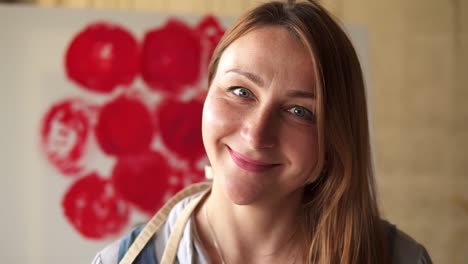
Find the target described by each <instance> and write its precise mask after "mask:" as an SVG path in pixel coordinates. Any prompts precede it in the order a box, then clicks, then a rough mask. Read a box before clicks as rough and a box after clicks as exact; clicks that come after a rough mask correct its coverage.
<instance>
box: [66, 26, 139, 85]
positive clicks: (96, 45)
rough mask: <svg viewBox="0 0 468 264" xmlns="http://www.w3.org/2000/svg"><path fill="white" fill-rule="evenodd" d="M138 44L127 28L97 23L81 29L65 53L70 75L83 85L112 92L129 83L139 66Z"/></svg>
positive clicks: (67, 70) (67, 69) (68, 74)
mask: <svg viewBox="0 0 468 264" xmlns="http://www.w3.org/2000/svg"><path fill="white" fill-rule="evenodd" d="M138 52H139V51H138V43H137V41H136V40H135V38H134V37H133V36H132V35H131V34H130V32H128V31H127V30H126V29H124V28H122V27H120V26H117V25H113V24H109V23H94V24H91V25H89V26H88V27H86V28H85V29H84V30H83V31H81V32H79V33H78V34H77V35H76V36H75V38H74V39H73V41H72V42H71V44H70V46H69V47H68V50H67V52H66V55H65V69H66V72H67V76H68V77H69V78H70V79H71V80H73V81H75V82H76V83H78V84H80V85H81V86H82V87H83V88H85V89H88V90H91V91H94V92H100V93H108V92H111V91H112V90H114V89H115V88H116V87H117V86H118V85H129V84H130V83H131V82H132V81H133V79H134V78H135V76H136V74H137V73H138V71H139V69H138V67H139V65H138V64H139V59H138Z"/></svg>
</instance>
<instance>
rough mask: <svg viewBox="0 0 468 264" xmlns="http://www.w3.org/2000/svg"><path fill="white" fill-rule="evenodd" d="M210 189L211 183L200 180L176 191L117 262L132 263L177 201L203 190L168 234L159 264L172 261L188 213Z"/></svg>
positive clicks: (170, 263) (188, 216)
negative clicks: (200, 181)
mask: <svg viewBox="0 0 468 264" xmlns="http://www.w3.org/2000/svg"><path fill="white" fill-rule="evenodd" d="M210 190H211V183H210V182H202V183H196V184H193V185H190V186H189V187H187V188H185V189H184V190H182V191H180V192H178V193H177V194H176V195H175V196H174V197H172V198H171V199H170V200H169V201H168V202H167V203H166V204H165V205H164V206H163V207H162V208H161V209H160V210H159V211H158V212H157V213H156V214H155V215H154V216H153V217H152V218H151V220H150V221H149V222H148V224H146V226H145V227H144V228H143V230H141V232H140V234H139V235H138V236H137V238H136V239H135V241H134V242H133V243H132V245H131V246H130V248H129V249H128V251H127V253H126V254H125V256H124V257H123V258H122V260H121V261H120V262H119V264H132V263H133V261H134V260H135V259H136V258H137V257H138V254H140V252H141V250H142V249H143V248H144V247H145V245H146V244H147V243H148V241H149V240H150V239H151V237H152V236H153V235H154V234H155V233H156V231H157V230H158V229H159V228H160V227H161V225H162V224H163V223H164V222H165V221H166V219H167V217H168V215H169V213H170V211H171V210H172V208H173V207H174V206H175V205H176V204H177V203H178V202H180V201H181V200H183V199H184V198H186V197H188V196H190V195H193V194H196V193H199V192H201V191H204V193H203V194H202V195H200V196H198V197H197V198H195V199H193V200H192V201H190V203H189V204H188V205H187V206H186V207H185V208H184V210H183V211H182V213H181V215H180V216H179V218H178V219H177V221H176V224H175V226H174V230H173V231H172V232H171V235H170V236H169V240H168V243H167V245H166V249H165V250H164V253H163V257H162V260H161V264H172V263H174V258H175V255H176V253H177V248H178V245H179V241H180V239H181V237H182V233H183V230H184V227H185V224H186V223H187V221H188V219H189V218H190V215H191V214H192V212H193V210H194V209H195V208H196V207H197V205H198V204H199V203H200V201H202V200H203V198H204V197H205V196H206V195H207V194H208V193H209V192H210Z"/></svg>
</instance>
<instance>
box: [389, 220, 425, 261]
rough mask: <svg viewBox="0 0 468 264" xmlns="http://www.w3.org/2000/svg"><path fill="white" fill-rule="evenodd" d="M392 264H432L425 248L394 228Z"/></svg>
mask: <svg viewBox="0 0 468 264" xmlns="http://www.w3.org/2000/svg"><path fill="white" fill-rule="evenodd" d="M391 245H392V255H393V264H432V260H431V258H430V257H429V254H428V253H427V250H426V248H425V247H424V246H423V245H422V244H420V243H419V242H417V241H416V240H414V239H413V238H412V237H410V236H409V235H408V234H406V233H405V232H403V231H401V230H400V229H398V228H394V235H393V241H392V243H391Z"/></svg>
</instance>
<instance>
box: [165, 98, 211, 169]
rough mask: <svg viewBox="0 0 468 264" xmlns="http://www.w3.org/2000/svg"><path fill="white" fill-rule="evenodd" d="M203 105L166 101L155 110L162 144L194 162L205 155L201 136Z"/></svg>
mask: <svg viewBox="0 0 468 264" xmlns="http://www.w3.org/2000/svg"><path fill="white" fill-rule="evenodd" d="M202 111H203V103H202V102H201V101H198V100H192V101H189V102H181V101H177V100H174V99H167V100H166V101H164V102H163V103H162V104H161V105H160V106H159V108H158V110H157V120H158V122H159V128H160V132H161V138H162V140H163V142H164V144H165V145H166V146H167V147H168V148H169V149H170V150H172V151H173V152H175V153H176V154H177V155H178V156H179V157H181V158H184V159H187V160H189V161H190V162H195V161H197V160H199V159H200V158H202V157H203V156H204V155H205V148H204V146H203V140H202V134H201V121H202Z"/></svg>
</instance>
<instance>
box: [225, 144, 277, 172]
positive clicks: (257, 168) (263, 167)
mask: <svg viewBox="0 0 468 264" xmlns="http://www.w3.org/2000/svg"><path fill="white" fill-rule="evenodd" d="M227 149H228V151H229V154H230V155H231V158H232V160H233V161H234V163H235V164H236V165H237V166H239V168H241V169H243V170H246V171H249V172H265V171H267V170H270V169H272V168H274V167H276V166H278V165H279V164H271V163H265V162H261V161H256V160H252V159H249V158H247V157H245V156H244V155H242V154H240V153H238V152H235V151H234V150H232V149H231V148H229V147H227Z"/></svg>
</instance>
